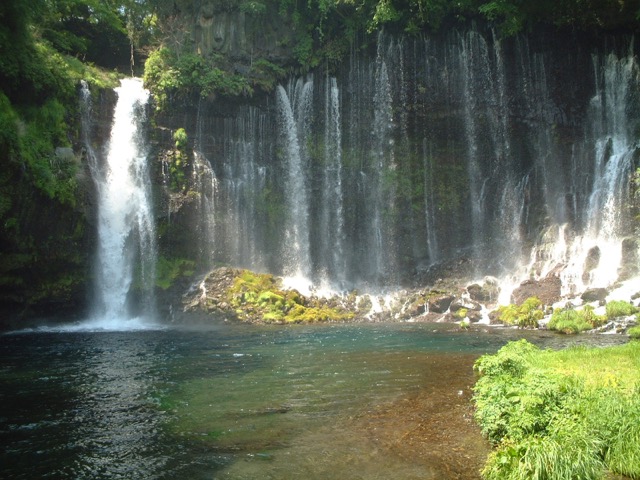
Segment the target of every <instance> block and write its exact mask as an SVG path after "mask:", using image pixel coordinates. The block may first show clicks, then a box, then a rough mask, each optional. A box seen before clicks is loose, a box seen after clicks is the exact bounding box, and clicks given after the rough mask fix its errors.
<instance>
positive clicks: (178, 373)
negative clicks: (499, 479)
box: [0, 323, 625, 480]
mask: <svg viewBox="0 0 640 480" xmlns="http://www.w3.org/2000/svg"><path fill="white" fill-rule="evenodd" d="M522 335H523V332H521V331H516V330H512V329H501V328H500V329H498V328H484V329H481V330H471V331H467V332H462V331H459V330H458V327H457V326H455V325H444V324H435V325H434V324H417V323H416V324H369V325H348V324H347V325H328V326H292V327H282V326H273V327H268V326H248V325H230V324H220V325H212V326H207V327H198V328H190V329H187V328H183V329H176V328H162V329H156V330H133V331H63V330H32V331H22V332H13V333H10V334H5V335H3V336H2V337H0V386H1V389H0V442H1V443H2V445H3V447H4V448H3V449H2V454H1V457H0V476H1V477H3V478H29V479H31V478H74V479H78V478H105V479H115V478H127V479H130V478H139V479H142V478H144V479H150V478H157V479H173V478H176V479H177V478H190V479H200V478H203V479H204V478H207V479H211V478H214V479H218V478H220V479H299V478H306V479H334V478H343V479H347V478H348V479H388V478H402V479H404V480H407V479H443V478H447V479H472V478H479V474H478V470H479V469H480V468H481V466H482V463H483V461H484V458H485V456H486V454H487V453H488V446H487V445H486V444H485V442H484V441H483V439H482V438H481V436H480V433H479V430H478V428H477V427H476V425H475V424H474V422H473V418H472V407H471V395H472V392H471V387H472V384H473V382H474V373H473V369H472V365H473V362H474V361H475V359H476V358H477V357H478V356H479V355H481V354H484V353H489V352H494V351H496V350H497V349H498V348H499V347H500V346H502V345H504V344H505V343H506V342H507V341H508V340H510V339H513V338H517V337H520V336H522ZM526 335H527V336H528V337H530V338H531V339H532V341H535V342H536V343H539V344H543V345H547V346H552V347H553V346H563V345H566V344H567V343H572V342H577V341H580V342H593V341H594V340H597V341H598V342H599V343H605V344H608V343H620V342H623V341H625V340H624V339H623V338H621V337H619V336H611V335H608V336H598V337H593V336H581V337H573V338H569V337H562V336H557V335H552V334H550V333H546V332H529V333H527V334H526Z"/></svg>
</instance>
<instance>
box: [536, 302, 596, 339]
mask: <svg viewBox="0 0 640 480" xmlns="http://www.w3.org/2000/svg"><path fill="white" fill-rule="evenodd" d="M605 321H606V317H603V316H601V315H598V314H596V313H595V312H594V308H593V307H592V306H591V305H585V307H584V308H583V309H582V310H574V309H573V308H564V309H556V310H555V311H554V312H553V315H552V316H551V320H550V321H549V324H548V325H547V328H549V330H556V331H558V332H561V333H566V334H575V333H580V332H584V331H586V330H592V329H594V328H596V327H599V326H600V325H602V324H603V323H604V322H605Z"/></svg>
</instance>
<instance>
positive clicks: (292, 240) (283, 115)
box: [277, 79, 313, 284]
mask: <svg viewBox="0 0 640 480" xmlns="http://www.w3.org/2000/svg"><path fill="white" fill-rule="evenodd" d="M312 93H313V80H311V79H309V80H307V81H303V80H302V79H300V80H298V81H297V82H296V84H295V86H294V87H293V88H290V89H289V93H287V91H286V90H285V89H284V87H283V86H281V85H279V86H278V88H277V102H278V110H279V112H280V119H281V128H282V131H283V134H284V139H285V143H286V145H285V147H286V161H287V164H286V169H287V208H288V218H287V231H286V244H285V252H284V253H285V255H286V256H287V257H288V262H287V264H286V265H285V272H284V273H285V275H286V276H287V277H292V278H295V279H298V280H299V281H300V282H301V283H302V284H305V283H309V282H310V276H311V257H310V244H309V198H308V195H307V187H306V184H305V172H306V168H305V164H306V155H305V149H304V145H303V143H304V142H305V134H306V130H307V122H308V119H309V118H310V109H311V99H312V98H311V96H312Z"/></svg>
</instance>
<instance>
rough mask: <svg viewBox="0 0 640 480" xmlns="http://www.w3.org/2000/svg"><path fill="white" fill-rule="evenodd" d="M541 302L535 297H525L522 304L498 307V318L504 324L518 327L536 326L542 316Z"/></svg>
mask: <svg viewBox="0 0 640 480" xmlns="http://www.w3.org/2000/svg"><path fill="white" fill-rule="evenodd" d="M541 307H542V302H541V301H540V300H539V299H538V298H537V297H529V298H527V299H526V300H525V301H524V302H523V303H522V305H515V304H513V303H512V304H510V305H507V306H501V307H500V308H498V314H499V317H498V318H499V320H500V321H501V322H503V323H505V324H506V325H516V326H518V327H520V328H537V327H538V321H540V320H542V318H543V317H544V312H543V311H542V308H541Z"/></svg>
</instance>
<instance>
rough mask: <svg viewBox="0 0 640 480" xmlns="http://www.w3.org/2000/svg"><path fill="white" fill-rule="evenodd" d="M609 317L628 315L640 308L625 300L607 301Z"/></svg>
mask: <svg viewBox="0 0 640 480" xmlns="http://www.w3.org/2000/svg"><path fill="white" fill-rule="evenodd" d="M606 309H607V318H610V319H612V318H617V317H628V316H629V315H633V314H634V313H637V312H638V308H637V307H634V306H633V305H631V304H630V303H629V302H625V301H624V300H611V301H610V302H607V307H606Z"/></svg>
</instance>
